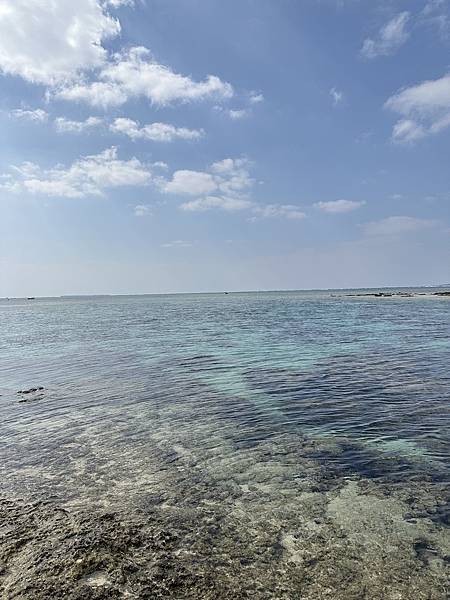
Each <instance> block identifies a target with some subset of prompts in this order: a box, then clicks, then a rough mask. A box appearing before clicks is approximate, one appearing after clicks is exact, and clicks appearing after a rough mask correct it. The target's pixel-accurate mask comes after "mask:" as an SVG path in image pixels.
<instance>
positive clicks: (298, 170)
mask: <svg viewBox="0 0 450 600" xmlns="http://www.w3.org/2000/svg"><path fill="white" fill-rule="evenodd" d="M449 50H450V3H449V2H448V1H446V0H422V1H415V0H409V1H407V2H406V1H405V2H402V1H400V0H396V1H394V0H390V1H388V0H386V1H373V2H365V1H363V0H341V1H338V0H303V1H297V0H283V1H274V0H270V1H269V0H239V1H238V0H229V1H227V2H223V1H220V0H136V1H134V2H133V1H132V0H108V1H106V0H79V1H78V2H76V3H74V2H72V1H71V0H70V1H69V0H59V1H58V2H51V1H50V0H2V2H0V83H1V86H2V88H1V92H2V93H1V95H0V127H1V129H0V131H1V145H0V296H23V295H59V294H77V293H147V292H149V293H152V292H191V291H218V290H224V289H227V290H247V289H301V288H319V287H320V288H328V287H353V286H361V287H363V286H379V285H416V284H428V285H429V284H439V283H448V282H450V208H449V207H450V189H449V173H450V169H449V156H450V61H449V58H450V52H449Z"/></svg>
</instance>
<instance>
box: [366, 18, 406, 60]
mask: <svg viewBox="0 0 450 600" xmlns="http://www.w3.org/2000/svg"><path fill="white" fill-rule="evenodd" d="M409 19H410V14H409V12H406V11H405V12H402V13H400V14H398V15H396V16H395V17H393V18H392V19H391V20H390V21H389V22H388V23H386V25H384V26H383V27H382V28H381V29H380V31H379V32H378V35H377V36H376V37H375V38H367V39H366V40H364V43H363V46H362V48H361V55H362V56H363V57H364V58H367V59H374V58H378V57H379V56H389V55H391V54H394V52H396V51H397V50H398V49H399V48H400V46H402V45H403V44H404V43H405V42H406V41H407V40H408V38H409V31H408V30H407V24H408V21H409Z"/></svg>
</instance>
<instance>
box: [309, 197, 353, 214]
mask: <svg viewBox="0 0 450 600" xmlns="http://www.w3.org/2000/svg"><path fill="white" fill-rule="evenodd" d="M364 204H365V201H356V200H344V199H341V200H330V201H328V202H316V203H315V204H314V205H313V206H314V207H315V208H318V209H319V210H321V211H322V212H325V213H329V214H343V213H348V212H352V211H354V210H357V209H358V208H361V207H362V206H364Z"/></svg>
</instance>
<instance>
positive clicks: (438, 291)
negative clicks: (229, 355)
mask: <svg viewBox="0 0 450 600" xmlns="http://www.w3.org/2000/svg"><path fill="white" fill-rule="evenodd" d="M408 290H410V291H409V292H408ZM418 290H427V291H428V293H427V291H424V292H422V293H420V292H418ZM363 291H364V292H365V293H354V294H348V293H346V292H363ZM327 292H329V293H333V292H335V293H338V294H342V295H346V296H367V297H370V296H376V297H382V296H383V294H384V295H385V296H386V297H387V296H388V295H389V294H390V295H391V296H404V297H407V295H408V294H410V295H411V296H427V295H430V296H446V295H450V283H445V284H441V285H411V286H376V287H355V288H350V287H349V288H305V289H274V290H220V291H207V292H143V293H129V294H128V293H127V294H109V293H107V294H62V295H57V296H40V295H26V296H2V297H0V301H3V300H44V299H52V300H55V299H61V300H70V299H74V300H75V299H78V298H121V297H123V298H129V297H147V296H206V295H210V296H217V295H230V294H233V295H238V294H242V295H243V294H298V293H299V294H308V293H311V294H312V293H327ZM403 292H406V293H403Z"/></svg>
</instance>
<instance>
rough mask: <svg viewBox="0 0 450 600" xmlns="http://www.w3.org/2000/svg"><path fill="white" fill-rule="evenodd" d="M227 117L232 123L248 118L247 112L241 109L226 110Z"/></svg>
mask: <svg viewBox="0 0 450 600" xmlns="http://www.w3.org/2000/svg"><path fill="white" fill-rule="evenodd" d="M227 113H228V116H229V117H230V119H232V120H233V121H238V120H239V119H245V117H248V116H249V114H250V113H249V111H248V110H246V109H244V108H242V109H240V110H232V109H230V110H228V111H227Z"/></svg>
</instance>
